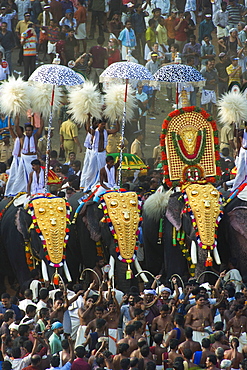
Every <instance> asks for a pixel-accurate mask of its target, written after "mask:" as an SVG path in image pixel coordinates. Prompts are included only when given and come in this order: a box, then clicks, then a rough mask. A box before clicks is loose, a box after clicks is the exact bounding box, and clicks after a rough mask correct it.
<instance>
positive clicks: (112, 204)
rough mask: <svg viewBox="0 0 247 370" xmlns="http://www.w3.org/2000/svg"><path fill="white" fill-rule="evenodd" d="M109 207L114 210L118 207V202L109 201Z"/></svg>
mask: <svg viewBox="0 0 247 370" xmlns="http://www.w3.org/2000/svg"><path fill="white" fill-rule="evenodd" d="M111 206H112V207H114V208H116V207H117V206H118V201H117V200H112V201H111Z"/></svg>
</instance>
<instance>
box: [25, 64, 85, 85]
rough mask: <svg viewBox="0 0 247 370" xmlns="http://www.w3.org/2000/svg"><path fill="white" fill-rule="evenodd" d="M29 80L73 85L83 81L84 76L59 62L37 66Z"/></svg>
mask: <svg viewBox="0 0 247 370" xmlns="http://www.w3.org/2000/svg"><path fill="white" fill-rule="evenodd" d="M29 80H30V81H37V82H41V83H44V84H51V85H56V86H75V85H81V84H83V83H84V82H85V80H84V78H83V77H82V76H81V75H80V74H78V73H76V72H75V71H73V69H71V68H68V67H65V66H61V65H59V64H44V65H42V66H40V67H38V68H37V69H36V70H35V71H34V72H33V73H32V74H31V76H30V77H29Z"/></svg>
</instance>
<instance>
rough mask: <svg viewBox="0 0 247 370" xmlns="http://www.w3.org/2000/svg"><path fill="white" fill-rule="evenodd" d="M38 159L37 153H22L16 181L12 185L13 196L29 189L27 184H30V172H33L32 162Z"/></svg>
mask: <svg viewBox="0 0 247 370" xmlns="http://www.w3.org/2000/svg"><path fill="white" fill-rule="evenodd" d="M34 159H37V155H36V154H33V155H26V154H21V157H20V160H19V166H18V170H17V173H16V178H15V182H14V183H13V185H12V189H11V192H12V196H15V195H16V194H18V193H19V192H22V191H23V192H25V191H27V184H28V178H29V174H30V172H32V170H33V169H32V165H31V162H32V161H33V160H34Z"/></svg>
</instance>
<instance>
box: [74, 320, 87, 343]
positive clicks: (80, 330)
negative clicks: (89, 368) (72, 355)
mask: <svg viewBox="0 0 247 370" xmlns="http://www.w3.org/2000/svg"><path fill="white" fill-rule="evenodd" d="M86 328H87V325H80V326H79V328H78V331H77V335H76V341H75V348H76V347H77V346H81V345H82V344H83V343H84V342H85V341H86V338H85V337H84V334H85V331H86Z"/></svg>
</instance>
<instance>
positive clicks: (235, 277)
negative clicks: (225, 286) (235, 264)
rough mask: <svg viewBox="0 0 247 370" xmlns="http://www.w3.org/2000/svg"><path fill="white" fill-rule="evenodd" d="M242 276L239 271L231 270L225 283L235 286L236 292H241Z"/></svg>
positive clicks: (226, 276)
mask: <svg viewBox="0 0 247 370" xmlns="http://www.w3.org/2000/svg"><path fill="white" fill-rule="evenodd" d="M242 280H243V279H242V276H241V275H240V272H239V271H238V270H237V269H231V270H229V271H228V272H227V273H226V274H225V276H224V281H225V282H228V281H229V282H231V283H232V284H234V285H235V289H236V292H240V290H241V287H242Z"/></svg>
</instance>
